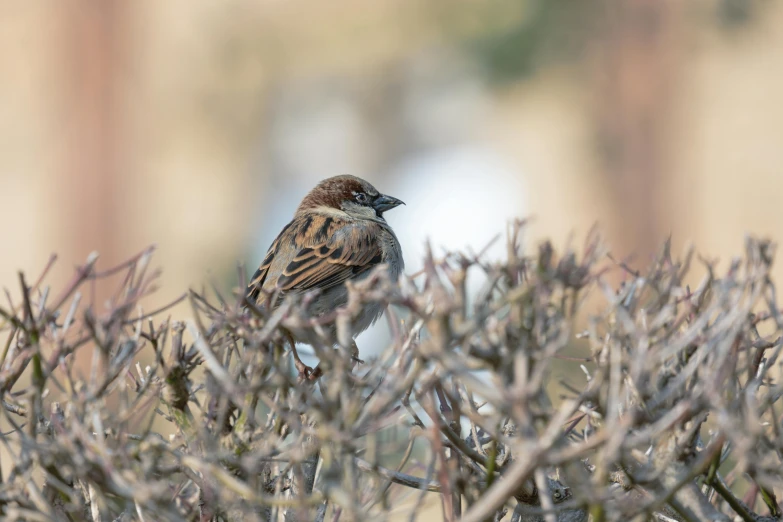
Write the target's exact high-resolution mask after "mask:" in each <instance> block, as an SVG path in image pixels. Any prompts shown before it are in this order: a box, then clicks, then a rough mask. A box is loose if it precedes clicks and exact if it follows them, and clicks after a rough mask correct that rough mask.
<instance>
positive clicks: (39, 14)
mask: <svg viewBox="0 0 783 522" xmlns="http://www.w3.org/2000/svg"><path fill="white" fill-rule="evenodd" d="M780 27H783V4H781V3H776V2H768V1H760V0H759V1H750V0H748V1H741V0H709V1H708V0H694V1H690V2H677V1H660V0H627V1H619V0H617V1H612V0H603V1H599V0H596V1H592V2H584V1H580V0H570V1H569V0H562V1H557V2H555V1H551V0H483V1H477V0H449V1H445V0H431V1H429V2H421V1H415V0H373V1H372V2H367V1H360V0H332V1H330V2H316V1H303V0H286V1H282V0H267V1H255V2H251V1H239V0H231V1H225V2H218V3H215V2H203V1H194V0H187V1H185V0H169V1H166V2H160V1H157V0H135V1H134V2H118V1H109V0H106V1H64V2H57V3H55V4H52V3H48V2H35V1H29V2H15V3H6V4H4V5H3V7H2V16H0V78H2V81H0V115H2V117H0V194H2V199H1V200H0V201H2V203H0V220H1V222H2V223H3V227H2V232H0V237H2V245H3V246H2V255H0V285H2V286H6V287H9V288H11V289H12V290H14V293H15V295H17V294H16V292H18V290H17V286H18V284H17V275H16V273H17V271H18V270H20V269H24V270H25V271H27V272H28V273H29V275H28V279H29V280H34V279H35V278H37V275H38V274H39V273H40V270H41V269H42V268H43V267H44V265H45V264H46V261H47V259H48V257H49V255H50V254H51V253H52V252H56V253H57V254H58V255H59V259H60V261H59V262H58V264H57V265H56V266H55V268H54V269H53V271H52V273H51V276H50V278H49V280H50V282H51V283H52V284H55V285H59V284H62V283H63V281H64V280H65V279H66V278H68V277H70V276H71V275H72V273H73V267H74V266H75V265H76V264H77V263H81V262H83V261H84V259H85V258H86V256H87V255H88V253H90V252H91V251H93V250H97V251H99V252H100V253H101V256H102V257H101V264H102V266H103V267H107V266H109V264H111V263H115V262H118V261H121V260H123V259H125V258H127V257H129V256H131V255H132V254H134V253H136V252H138V251H140V250H141V249H143V248H144V247H146V246H147V245H149V244H151V243H156V244H157V245H158V253H157V254H156V258H155V264H156V265H159V266H162V267H163V269H164V275H163V279H162V288H161V291H160V292H159V294H158V296H157V297H156V298H155V299H154V300H153V302H152V303H150V307H152V306H154V305H155V304H161V303H163V302H166V301H168V300H170V299H172V298H173V297H175V296H177V295H179V294H181V293H182V292H183V291H185V290H186V289H187V288H188V287H190V286H194V287H197V286H200V285H201V284H202V283H203V282H204V281H206V280H208V279H209V278H214V279H215V280H217V281H218V282H219V284H220V285H222V286H223V287H224V288H231V287H232V286H235V285H236V283H237V272H236V264H237V263H238V262H243V263H245V264H246V266H247V270H248V271H250V272H252V270H254V269H255V267H256V266H257V264H258V263H259V262H260V260H261V258H262V257H263V255H264V253H265V251H266V249H267V247H268V246H269V244H270V243H271V241H272V240H273V239H274V237H275V235H276V234H277V232H278V231H279V230H280V228H281V227H282V226H283V225H284V224H285V223H286V222H287V221H288V220H289V219H290V218H291V215H292V213H293V210H294V208H295V207H296V205H297V203H298V201H299V200H300V199H301V197H302V196H303V195H304V193H306V192H307V191H308V190H309V189H310V188H311V187H312V186H313V185H314V184H315V183H316V182H317V181H319V180H320V179H323V178H325V177H328V176H332V175H336V174H342V173H351V174H355V175H359V176H361V177H364V178H366V179H368V180H370V181H371V182H373V183H374V184H375V185H376V187H377V188H379V189H380V190H381V191H383V192H386V193H389V194H392V195H394V196H396V197H398V198H400V199H402V200H404V201H405V202H406V203H407V206H405V207H401V208H399V209H396V210H394V211H393V212H390V213H389V214H388V220H389V222H390V223H391V224H392V226H393V227H394V228H395V230H396V231H397V233H398V236H399V237H400V239H401V242H402V244H403V250H404V252H405V255H406V259H407V263H408V268H409V272H414V271H415V270H416V269H417V268H418V267H419V266H421V262H420V257H421V255H422V253H423V251H424V243H425V240H426V239H427V238H431V240H432V244H433V248H434V249H435V251H436V253H437V252H439V251H440V248H441V247H447V248H463V247H471V248H472V249H474V250H480V249H481V248H482V247H484V246H485V245H486V244H487V243H488V242H489V240H490V239H491V238H492V237H493V236H495V235H496V234H502V233H504V231H505V229H506V224H507V222H508V221H509V220H510V219H511V218H514V217H533V218H534V221H533V225H532V227H531V229H530V235H529V236H528V239H529V242H530V243H534V242H535V241H537V240H538V239H540V238H542V237H545V236H549V237H552V238H553V239H554V240H555V242H556V244H559V245H563V244H565V243H566V241H567V240H568V238H569V236H570V235H571V234H572V233H573V234H574V238H575V241H576V242H581V241H582V238H583V237H584V235H585V233H586V232H587V231H588V229H589V228H590V227H591V226H592V225H593V224H596V223H597V224H598V225H599V226H600V227H601V229H602V230H603V231H604V233H605V236H606V238H607V240H608V242H609V244H610V245H611V248H612V251H613V252H614V253H615V254H616V255H617V256H618V257H623V256H625V255H628V254H631V253H635V254H636V256H637V260H638V262H639V264H640V265H643V264H644V263H645V262H646V260H647V259H648V258H649V255H650V253H651V252H653V251H654V250H655V249H656V247H657V246H658V245H659V244H660V242H661V241H662V240H663V239H665V238H666V237H667V236H669V235H670V234H671V236H672V241H673V246H674V251H675V252H680V251H681V250H682V247H683V246H684V245H685V244H686V243H687V242H688V241H690V240H692V241H693V242H695V244H696V246H697V247H698V249H699V250H700V251H701V252H703V253H705V254H707V255H708V257H710V258H720V259H722V260H724V261H726V260H727V259H728V258H729V257H730V256H731V255H734V254H738V253H740V252H741V248H742V241H743V234H744V233H746V232H753V233H755V234H758V235H762V236H769V237H771V238H773V239H776V238H779V237H781V235H782V234H781V232H783V220H781V219H780V216H781V211H780V210H779V201H780V198H781V196H783V172H782V170H781V169H782V168H781V164H780V161H779V157H778V156H779V154H780V148H781V144H783V103H781V102H780V98H781V93H783V31H780V30H779V29H780ZM496 249H499V250H498V252H502V250H503V244H502V241H501V242H500V243H498V245H497V246H496Z"/></svg>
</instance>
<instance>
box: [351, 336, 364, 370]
mask: <svg viewBox="0 0 783 522" xmlns="http://www.w3.org/2000/svg"><path fill="white" fill-rule="evenodd" d="M351 362H352V363H353V364H352V365H351V368H353V367H354V366H355V365H356V363H359V364H364V361H362V360H361V359H359V347H358V346H356V341H353V340H352V341H351Z"/></svg>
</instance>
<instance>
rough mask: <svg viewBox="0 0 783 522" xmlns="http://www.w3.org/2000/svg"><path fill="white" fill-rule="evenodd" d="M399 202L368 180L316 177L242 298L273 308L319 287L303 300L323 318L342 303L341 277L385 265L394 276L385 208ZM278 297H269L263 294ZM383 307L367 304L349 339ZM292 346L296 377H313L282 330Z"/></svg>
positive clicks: (398, 260) (393, 240)
mask: <svg viewBox="0 0 783 522" xmlns="http://www.w3.org/2000/svg"><path fill="white" fill-rule="evenodd" d="M399 205H404V202H402V201H401V200H399V199H397V198H394V197H392V196H388V195H386V194H382V193H380V192H378V190H377V189H376V188H375V187H373V186H372V185H371V184H370V183H369V182H367V181H365V180H363V179H361V178H359V177H356V176H351V175H341V176H334V177H330V178H327V179H324V180H323V181H321V182H320V183H318V184H317V185H316V186H315V187H314V188H313V189H312V190H311V191H310V192H308V193H307V195H306V196H305V197H304V198H303V199H302V202H301V203H300V204H299V206H298V208H297V209H296V212H295V213H294V217H293V219H292V220H291V222H290V223H288V224H287V225H286V226H285V227H283V230H282V231H281V232H280V234H278V236H277V238H276V239H275V240H274V241H273V242H272V245H271V246H270V247H269V250H268V251H267V253H266V256H264V259H263V261H262V262H261V266H259V268H258V270H256V272H255V273H254V274H253V277H252V278H251V280H250V283H249V284H248V286H247V289H246V293H245V297H246V300H247V302H248V303H250V304H253V305H255V306H258V307H259V308H263V307H264V304H265V303H266V304H267V306H269V307H271V308H272V309H275V308H277V307H278V306H280V304H281V302H282V300H283V299H284V298H285V297H286V296H288V295H294V296H302V295H304V294H306V293H308V292H311V291H314V290H317V291H318V292H317V293H316V295H315V297H314V298H313V299H312V301H310V302H309V305H307V310H308V312H309V313H310V314H311V315H313V316H323V315H326V314H328V313H330V312H333V311H335V310H337V309H339V308H340V307H343V306H345V305H346V304H347V302H348V288H347V286H346V282H348V281H351V282H354V281H358V280H361V279H363V278H365V277H367V276H368V275H369V274H370V273H371V272H372V271H373V269H374V268H375V267H377V266H380V265H385V267H386V269H387V270H388V274H389V276H390V278H391V280H392V281H397V279H398V278H399V276H400V275H401V274H402V271H403V269H404V267H405V263H404V260H403V256H402V248H401V247H400V242H399V240H398V239H397V236H396V235H395V233H394V231H393V230H392V228H391V226H389V224H388V223H387V222H386V218H385V217H384V213H385V212H387V211H389V210H391V209H393V208H395V207H397V206H399ZM273 295H277V296H278V297H277V298H276V299H275V300H274V302H271V303H270V302H269V299H268V298H269V296H273ZM383 311H384V305H383V304H381V303H366V304H364V305H363V307H362V309H361V311H360V312H359V314H358V316H357V317H355V318H354V321H353V323H352V324H351V327H352V331H351V333H352V337H351V342H352V346H351V349H352V352H353V357H354V359H356V357H357V356H358V348H357V347H356V343H355V342H354V341H353V338H354V337H356V336H357V335H358V334H360V333H361V332H363V331H364V330H366V329H367V328H368V327H369V326H370V325H371V324H373V323H374V322H375V321H376V320H377V319H378V318H379V317H380V316H381V315H382V314H383ZM284 333H285V335H286V337H287V338H288V341H289V343H290V345H291V353H292V355H293V357H294V363H295V366H296V368H297V370H298V371H299V377H300V379H316V378H317V377H318V376H320V374H321V372H320V368H319V367H317V368H316V370H313V369H311V368H310V367H308V366H307V365H305V364H304V363H303V362H302V360H301V359H300V358H299V355H298V353H297V351H296V346H295V344H296V341H297V340H299V341H305V339H296V338H295V333H293V332H290V331H288V330H284ZM327 335H328V342H330V343H331V344H332V345H335V344H336V343H337V336H336V326H335V325H334V324H332V325H329V326H328V328H327Z"/></svg>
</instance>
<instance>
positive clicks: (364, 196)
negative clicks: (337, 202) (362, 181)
mask: <svg viewBox="0 0 783 522" xmlns="http://www.w3.org/2000/svg"><path fill="white" fill-rule="evenodd" d="M356 201H358V202H359V203H367V194H365V193H364V192H357V193H356Z"/></svg>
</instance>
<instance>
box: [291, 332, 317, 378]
mask: <svg viewBox="0 0 783 522" xmlns="http://www.w3.org/2000/svg"><path fill="white" fill-rule="evenodd" d="M285 334H286V338H287V339H288V342H289V343H290V344H291V355H293V356H294V366H295V367H296V371H297V372H299V380H303V379H308V378H310V376H311V375H312V374H313V369H312V368H310V367H309V366H307V365H306V364H305V363H304V362H302V359H300V358H299V352H297V351H296V341H294V336H293V335H291V332H288V331H286V332H285Z"/></svg>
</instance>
